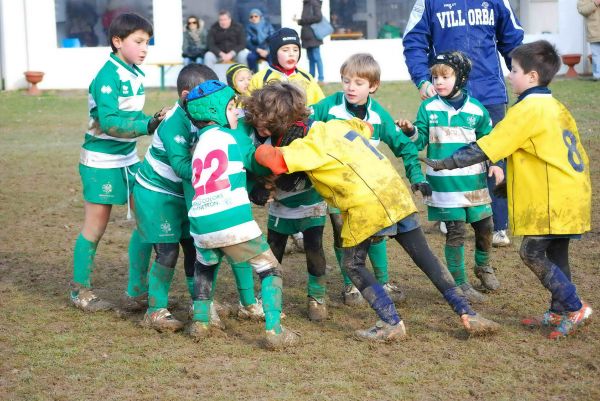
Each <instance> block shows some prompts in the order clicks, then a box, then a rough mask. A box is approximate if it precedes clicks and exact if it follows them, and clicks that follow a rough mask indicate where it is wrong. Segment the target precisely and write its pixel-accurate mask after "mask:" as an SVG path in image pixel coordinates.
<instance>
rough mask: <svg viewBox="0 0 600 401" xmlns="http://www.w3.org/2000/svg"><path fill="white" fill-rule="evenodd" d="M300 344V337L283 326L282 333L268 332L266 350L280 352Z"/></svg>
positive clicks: (266, 334)
mask: <svg viewBox="0 0 600 401" xmlns="http://www.w3.org/2000/svg"><path fill="white" fill-rule="evenodd" d="M298 342H300V335H299V334H298V333H295V332H293V331H292V330H289V329H286V328H285V327H283V326H281V333H279V334H277V333H275V330H267V331H266V333H265V343H264V344H265V348H266V349H269V350H280V349H284V348H287V347H293V346H294V345H296V344H298Z"/></svg>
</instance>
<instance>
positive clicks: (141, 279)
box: [127, 228, 152, 297]
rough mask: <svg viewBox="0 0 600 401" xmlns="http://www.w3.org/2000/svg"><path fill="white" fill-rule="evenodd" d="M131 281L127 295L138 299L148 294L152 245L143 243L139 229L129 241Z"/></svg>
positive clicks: (132, 234) (132, 233) (128, 284)
mask: <svg viewBox="0 0 600 401" xmlns="http://www.w3.org/2000/svg"><path fill="white" fill-rule="evenodd" d="M128 253H129V279H128V282H127V295H129V296H130V297H137V296H140V295H143V294H145V293H147V292H148V265H149V264H150V256H151V255H152V244H148V243H144V242H142V238H141V237H140V233H139V232H138V230H137V228H134V229H133V231H132V232H131V238H130V239H129V250H128Z"/></svg>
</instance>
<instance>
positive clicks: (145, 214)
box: [133, 182, 190, 244]
mask: <svg viewBox="0 0 600 401" xmlns="http://www.w3.org/2000/svg"><path fill="white" fill-rule="evenodd" d="M133 201H134V204H135V220H136V223H137V229H138V232H139V233H140V236H141V237H142V242H147V243H151V244H176V243H178V242H179V241H180V240H181V239H183V238H190V220H189V219H188V216H187V208H186V206H185V199H183V198H180V197H178V196H175V195H169V194H165V193H162V192H156V191H151V190H149V189H148V188H144V187H143V186H141V185H140V184H139V183H137V182H136V184H135V185H134V188H133Z"/></svg>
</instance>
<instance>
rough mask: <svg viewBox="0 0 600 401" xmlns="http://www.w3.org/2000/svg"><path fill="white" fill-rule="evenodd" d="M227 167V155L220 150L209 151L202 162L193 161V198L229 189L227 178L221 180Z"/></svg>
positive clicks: (198, 159) (200, 160) (197, 159)
mask: <svg viewBox="0 0 600 401" xmlns="http://www.w3.org/2000/svg"><path fill="white" fill-rule="evenodd" d="M228 165H229V161H228V159H227V154H226V153H225V152H224V151H223V150H221V149H214V150H211V151H210V152H208V153H207V154H206V157H205V158H204V160H202V159H200V158H196V159H194V161H193V162H192V185H193V186H194V198H196V197H198V196H201V195H208V194H211V193H213V192H217V191H220V190H223V189H227V188H229V187H231V183H230V182H229V177H228V176H225V177H224V178H222V176H223V173H225V172H226V171H227V167H228Z"/></svg>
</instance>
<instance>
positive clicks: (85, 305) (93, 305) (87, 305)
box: [69, 287, 114, 312]
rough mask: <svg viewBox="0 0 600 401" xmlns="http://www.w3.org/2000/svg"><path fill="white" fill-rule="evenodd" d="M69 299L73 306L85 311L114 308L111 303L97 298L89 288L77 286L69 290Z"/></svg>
mask: <svg viewBox="0 0 600 401" xmlns="http://www.w3.org/2000/svg"><path fill="white" fill-rule="evenodd" d="M69 299H70V301H71V303H72V304H73V305H74V306H76V307H77V308H79V309H81V310H83V311H85V312H100V311H108V310H111V309H113V308H114V305H113V304H112V303H110V302H108V301H104V300H102V299H100V298H98V297H97V296H96V294H94V292H93V291H92V289H91V288H86V287H79V288H78V289H75V290H73V291H71V293H70V296H69Z"/></svg>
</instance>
